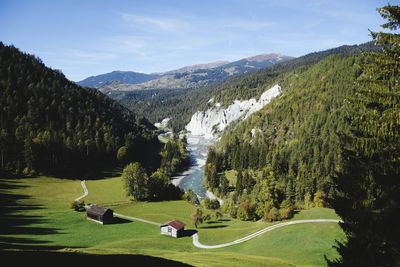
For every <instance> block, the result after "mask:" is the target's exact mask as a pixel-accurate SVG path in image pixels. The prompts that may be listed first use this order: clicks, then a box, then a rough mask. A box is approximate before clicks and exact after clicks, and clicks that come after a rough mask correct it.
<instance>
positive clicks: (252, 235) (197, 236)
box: [192, 219, 341, 249]
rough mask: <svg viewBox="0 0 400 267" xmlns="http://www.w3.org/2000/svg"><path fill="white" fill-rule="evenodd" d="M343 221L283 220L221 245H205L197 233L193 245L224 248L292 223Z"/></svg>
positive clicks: (331, 221)
mask: <svg viewBox="0 0 400 267" xmlns="http://www.w3.org/2000/svg"><path fill="white" fill-rule="evenodd" d="M338 222H341V221H340V220H333V219H311V220H297V221H290V222H283V223H278V224H275V225H272V226H268V227H266V228H264V229H261V230H259V231H257V232H255V233H253V234H250V235H248V236H245V237H243V238H240V239H236V240H235V241H232V242H228V243H223V244H219V245H212V246H210V245H203V244H201V243H200V242H199V235H198V234H197V233H196V234H194V235H193V236H192V238H193V245H194V246H196V247H198V248H205V249H214V248H223V247H228V246H233V245H237V244H240V243H242V242H245V241H248V240H250V239H253V238H255V237H257V236H259V235H262V234H264V233H266V232H269V231H272V230H274V229H276V228H280V227H284V226H288V225H292V224H300V223H338Z"/></svg>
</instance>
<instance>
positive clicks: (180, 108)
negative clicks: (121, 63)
mask: <svg viewBox="0 0 400 267" xmlns="http://www.w3.org/2000/svg"><path fill="white" fill-rule="evenodd" d="M362 49H363V50H371V49H374V46H373V44H372V43H366V44H362V45H353V46H341V47H337V48H333V49H329V50H326V51H321V52H315V53H310V54H308V55H305V56H302V57H299V58H296V59H292V60H288V61H285V62H281V63H277V64H274V65H272V66H271V67H269V68H267V69H263V70H261V71H258V72H255V73H249V74H244V75H241V76H238V77H234V78H232V79H230V80H228V81H226V82H223V83H220V84H217V85H212V86H205V87H201V88H193V89H170V90H167V89H162V90H156V89H154V90H136V91H132V92H111V93H110V95H109V96H110V97H112V98H113V99H116V100H117V101H119V102H120V103H121V104H123V105H124V106H126V107H128V108H129V109H131V110H134V111H135V112H137V113H138V114H144V115H145V116H146V118H148V119H149V120H150V121H151V122H153V123H155V122H158V121H161V120H162V119H164V118H166V117H168V118H171V120H170V126H171V127H172V128H173V129H174V131H180V130H183V129H184V127H185V125H186V124H187V123H188V122H189V121H190V118H191V116H192V115H193V114H194V113H195V112H196V111H198V110H203V109H204V108H205V107H206V105H207V102H208V100H209V99H211V98H212V97H214V98H215V100H216V101H218V102H221V103H223V104H224V105H229V104H230V103H231V102H232V101H233V100H235V99H241V98H243V99H249V98H252V97H259V96H260V95H261V94H262V92H263V91H265V90H266V89H268V88H266V87H265V84H268V83H270V81H272V80H274V79H276V78H277V77H278V76H279V75H282V74H283V73H287V72H289V71H292V70H294V69H296V68H301V67H303V68H307V67H309V66H311V65H313V64H315V63H317V62H319V61H321V60H323V59H325V58H326V57H328V56H330V55H338V54H339V55H350V54H357V53H359V52H360V50H362Z"/></svg>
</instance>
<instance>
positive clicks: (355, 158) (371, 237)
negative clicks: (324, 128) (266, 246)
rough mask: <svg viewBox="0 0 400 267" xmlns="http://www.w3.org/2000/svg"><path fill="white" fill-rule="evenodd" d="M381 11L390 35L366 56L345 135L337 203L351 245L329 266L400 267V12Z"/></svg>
mask: <svg viewBox="0 0 400 267" xmlns="http://www.w3.org/2000/svg"><path fill="white" fill-rule="evenodd" d="M378 12H379V13H380V14H381V15H382V17H383V18H384V19H385V20H387V23H385V24H383V25H381V26H382V28H384V29H385V30H386V32H371V35H372V38H373V40H374V41H375V43H376V45H378V46H379V47H380V48H381V51H378V52H369V53H365V54H364V58H363V64H362V66H361V73H360V77H359V82H358V84H357V85H356V88H355V95H354V98H353V99H349V100H348V103H347V104H346V105H345V106H346V107H345V110H346V112H347V114H346V119H347V121H348V122H349V123H350V124H351V129H352V130H351V131H350V132H347V133H344V134H343V135H342V136H341V140H342V144H343V146H344V152H343V155H342V157H343V165H342V168H341V170H340V171H339V174H338V177H337V179H336V185H337V188H338V196H337V197H336V198H335V200H334V202H333V207H334V208H335V210H336V212H337V214H338V215H339V216H340V217H341V218H342V219H343V223H341V227H342V229H343V230H344V232H345V233H346V236H347V241H346V242H338V243H337V250H338V252H339V253H340V256H341V258H340V259H338V260H336V261H334V262H329V261H328V264H329V266H331V267H332V266H374V267H378V266H388V267H389V266H400V86H399V82H400V34H399V33H398V29H399V28H400V7H399V6H392V5H387V6H385V7H382V8H379V9H378Z"/></svg>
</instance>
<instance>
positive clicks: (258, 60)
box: [99, 53, 293, 93]
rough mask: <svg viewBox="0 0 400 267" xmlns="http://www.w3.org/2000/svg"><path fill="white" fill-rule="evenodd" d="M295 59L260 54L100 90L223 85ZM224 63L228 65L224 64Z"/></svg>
mask: <svg viewBox="0 0 400 267" xmlns="http://www.w3.org/2000/svg"><path fill="white" fill-rule="evenodd" d="M290 59H293V57H289V56H284V55H281V54H277V53H271V54H261V55H256V56H253V57H248V58H243V59H240V60H237V61H234V62H227V63H225V62H224V61H217V62H212V63H208V64H198V65H192V66H187V67H183V68H180V69H177V70H173V71H168V72H165V73H164V74H160V77H158V78H156V79H153V80H149V81H147V82H143V83H136V84H132V83H130V84H128V83H124V82H120V81H115V82H113V83H106V84H104V85H103V86H101V87H100V88H99V89H100V91H101V92H103V93H109V92H112V91H134V90H144V89H189V88H198V87H202V86H207V85H212V84H216V83H220V82H223V81H225V80H227V79H229V78H231V77H233V76H238V75H241V74H245V73H250V72H255V71H258V70H261V69H264V68H268V67H270V66H272V65H274V64H276V63H280V62H284V61H287V60H290ZM224 63H225V64H224Z"/></svg>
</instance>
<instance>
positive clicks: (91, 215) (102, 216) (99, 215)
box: [86, 205, 114, 224]
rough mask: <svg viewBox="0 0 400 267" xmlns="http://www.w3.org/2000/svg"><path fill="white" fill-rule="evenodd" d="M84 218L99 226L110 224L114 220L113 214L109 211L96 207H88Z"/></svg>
mask: <svg viewBox="0 0 400 267" xmlns="http://www.w3.org/2000/svg"><path fill="white" fill-rule="evenodd" d="M86 217H87V219H88V220H92V221H95V222H97V223H101V224H109V223H112V221H113V218H114V212H113V210H111V209H107V208H104V207H101V206H97V205H90V206H89V208H88V209H87V210H86Z"/></svg>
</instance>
